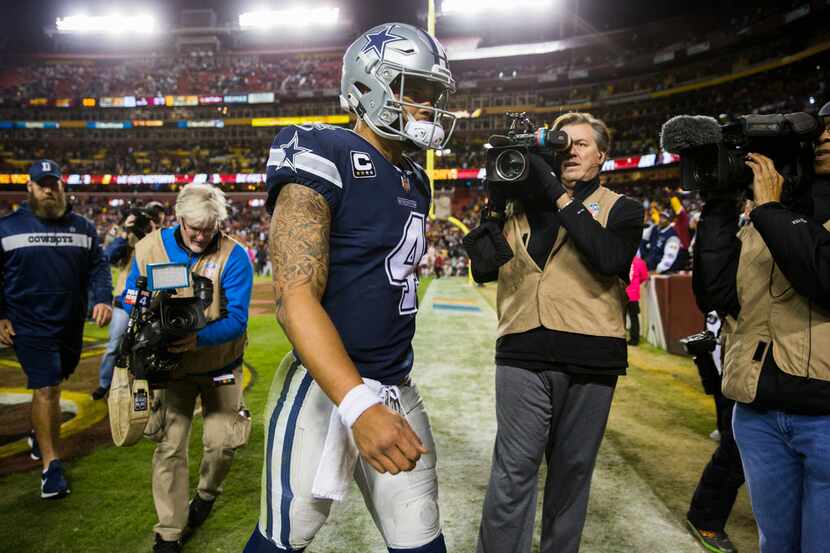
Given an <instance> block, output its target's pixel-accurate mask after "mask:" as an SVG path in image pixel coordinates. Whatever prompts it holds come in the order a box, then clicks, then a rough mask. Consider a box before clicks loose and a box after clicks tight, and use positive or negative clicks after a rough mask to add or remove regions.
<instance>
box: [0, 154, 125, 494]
mask: <svg viewBox="0 0 830 553" xmlns="http://www.w3.org/2000/svg"><path fill="white" fill-rule="evenodd" d="M29 178H30V180H29V182H28V183H27V185H26V188H27V190H28V192H29V201H28V202H25V203H23V204H22V205H21V206H20V207H19V208H18V209H17V210H16V211H15V212H14V213H12V214H10V215H7V216H5V217H2V218H0V343H3V344H5V345H6V346H11V347H13V348H14V351H15V354H16V355H17V359H18V361H19V362H20V365H21V367H23V371H24V372H25V373H26V377H27V380H28V383H27V387H28V388H29V389H31V390H32V428H33V429H34V430H33V433H32V436H31V437H30V443H31V444H32V458H33V459H40V461H41V462H42V464H43V474H42V476H41V484H40V497H42V498H43V499H55V498H60V497H64V496H66V494H68V493H69V485H68V483H67V481H66V475H65V474H64V468H63V465H62V463H61V461H60V449H59V442H58V435H59V432H60V423H61V410H60V394H61V391H60V382H61V380H64V379H66V378H68V377H69V375H71V374H72V373H73V372H74V371H75V367H76V366H77V365H78V361H79V360H80V358H81V347H82V338H83V332H84V321H85V320H86V316H87V305H88V303H87V300H88V295H89V294H91V295H92V299H93V303H94V307H93V310H92V318H93V319H94V320H95V322H96V323H97V324H98V326H104V325H106V324H108V323H109V321H110V318H111V317H112V307H111V305H112V276H111V275H110V270H109V266H108V264H107V260H106V257H105V256H104V255H103V252H102V250H101V246H100V244H99V242H98V233H97V232H96V230H95V225H94V224H93V223H92V222H91V221H89V220H88V219H86V218H84V217H82V216H80V215H78V214H76V213H73V212H72V209H71V207H70V206H69V205H68V204H67V201H66V194H65V192H64V182H63V179H62V178H61V170H60V167H59V166H58V164H57V163H55V162H54V161H51V160H48V159H43V160H40V161H36V162H35V163H34V164H33V165H32V166H31V168H30V169H29Z"/></svg>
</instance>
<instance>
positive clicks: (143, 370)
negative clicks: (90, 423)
mask: <svg viewBox="0 0 830 553" xmlns="http://www.w3.org/2000/svg"><path fill="white" fill-rule="evenodd" d="M191 281H192V283H191ZM188 289H190V290H192V293H193V295H192V296H185V295H184V294H181V295H180V294H179V292H180V291H182V290H188ZM212 301H213V282H212V281H211V280H210V279H209V278H205V277H202V276H200V275H197V274H195V273H192V272H190V269H189V268H188V266H187V265H186V264H184V263H157V264H150V265H148V266H147V276H146V277H145V276H140V277H138V279H136V288H135V289H134V290H128V291H127V298H126V302H127V303H129V304H132V305H133V309H132V312H131V313H130V318H129V320H128V322H127V330H126V331H125V333H124V336H123V338H122V341H121V345H120V346H119V350H118V358H117V360H116V365H115V372H114V375H113V382H112V385H111V386H110V394H109V400H108V403H109V410H110V428H111V430H112V438H113V441H114V442H115V444H116V445H118V446H124V445H133V444H135V443H136V442H137V441H138V440H139V438H141V435H142V434H143V432H144V427H145V426H146V424H147V421H148V420H149V416H150V409H151V403H152V395H153V390H155V389H159V388H164V387H166V385H167V382H168V381H169V380H170V378H171V376H172V375H173V374H174V372H175V371H176V369H177V368H178V367H179V365H180V363H181V360H182V354H181V353H172V352H170V351H168V349H167V348H168V346H169V344H170V343H171V342H174V341H176V340H178V339H180V338H183V337H185V336H188V335H190V334H193V333H195V332H197V331H199V330H201V329H202V328H204V327H205V326H206V325H207V316H206V315H205V310H206V309H207V308H208V307H209V306H210V304H211V303H212Z"/></svg>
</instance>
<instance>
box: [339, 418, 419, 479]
mask: <svg viewBox="0 0 830 553" xmlns="http://www.w3.org/2000/svg"><path fill="white" fill-rule="evenodd" d="M352 434H353V435H354V441H355V444H357V449H358V451H360V454H361V455H362V456H363V458H364V459H366V460H367V461H368V462H369V464H370V465H372V467H373V468H374V469H375V470H376V471H378V472H380V473H381V474H382V473H384V472H390V473H392V474H398V473H399V472H401V471H410V470H412V469H414V468H415V463H417V462H418V459H420V458H421V455H424V454H425V453H428V452H429V450H428V449H427V448H425V447H424V444H423V443H422V442H421V439H420V438H418V435H417V434H415V431H414V430H412V427H411V426H409V423H408V422H407V421H406V419H405V418H403V417H402V416H400V415H399V414H398V413H396V412H395V411H392V410H391V409H389V408H388V407H386V406H385V405H382V404H377V405H373V406H372V407H369V408H368V409H366V411H364V412H363V414H362V415H360V416H359V417H358V418H357V420H356V421H355V423H354V425H352Z"/></svg>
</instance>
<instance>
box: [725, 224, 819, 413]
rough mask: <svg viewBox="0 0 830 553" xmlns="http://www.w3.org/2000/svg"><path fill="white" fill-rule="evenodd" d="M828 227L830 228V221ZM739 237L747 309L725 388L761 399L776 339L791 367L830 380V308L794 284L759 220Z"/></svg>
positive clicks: (782, 362)
mask: <svg viewBox="0 0 830 553" xmlns="http://www.w3.org/2000/svg"><path fill="white" fill-rule="evenodd" d="M824 227H825V228H827V229H828V230H830V221H828V222H827V223H825V225H824ZM738 238H739V239H740V240H741V255H740V258H739V260H738V274H737V288H738V302H739V303H740V305H741V311H740V313H739V314H738V320H737V321H736V322H735V323H734V325H731V326H732V328H731V332H730V333H729V335H728V338H727V345H726V357H725V363H724V368H723V394H724V395H725V396H726V397H728V398H731V399H734V400H736V401H740V402H742V403H751V402H752V401H753V400H754V399H755V394H756V392H757V390H758V379H759V378H760V376H761V367H762V365H763V362H764V359H765V357H766V355H767V353H768V351H769V344H770V343H772V344H774V347H773V349H772V355H773V359H774V360H775V364H776V365H778V367H779V368H780V369H781V370H782V371H784V372H785V373H787V374H789V375H792V376H799V377H807V378H813V379H818V380H830V313H828V312H826V311H824V310H819V309H817V308H816V307H814V306H813V305H812V304H811V302H810V301H809V300H807V299H806V298H805V297H804V296H802V295H801V294H798V293H797V292H796V291H795V290H794V289H793V287H792V285H790V283H789V281H788V280H787V277H785V276H784V274H783V273H782V272H781V270H780V269H779V268H778V266H777V265H776V264H775V262H774V260H773V258H772V254H771V253H770V251H769V248H767V245H766V243H764V240H763V238H761V235H760V234H759V233H758V231H757V230H755V227H754V226H752V225H751V224H750V225H747V226H745V227H743V228H741V230H740V231H738Z"/></svg>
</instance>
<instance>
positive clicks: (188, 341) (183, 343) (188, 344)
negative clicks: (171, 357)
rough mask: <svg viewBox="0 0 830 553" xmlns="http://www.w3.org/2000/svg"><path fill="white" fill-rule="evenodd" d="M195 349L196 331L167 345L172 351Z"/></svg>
mask: <svg viewBox="0 0 830 553" xmlns="http://www.w3.org/2000/svg"><path fill="white" fill-rule="evenodd" d="M194 349H196V333H193V334H188V335H187V336H185V337H184V338H179V339H178V340H176V341H175V342H170V343H169V344H168V345H167V351H169V352H170V353H184V352H186V351H191V350H194Z"/></svg>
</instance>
